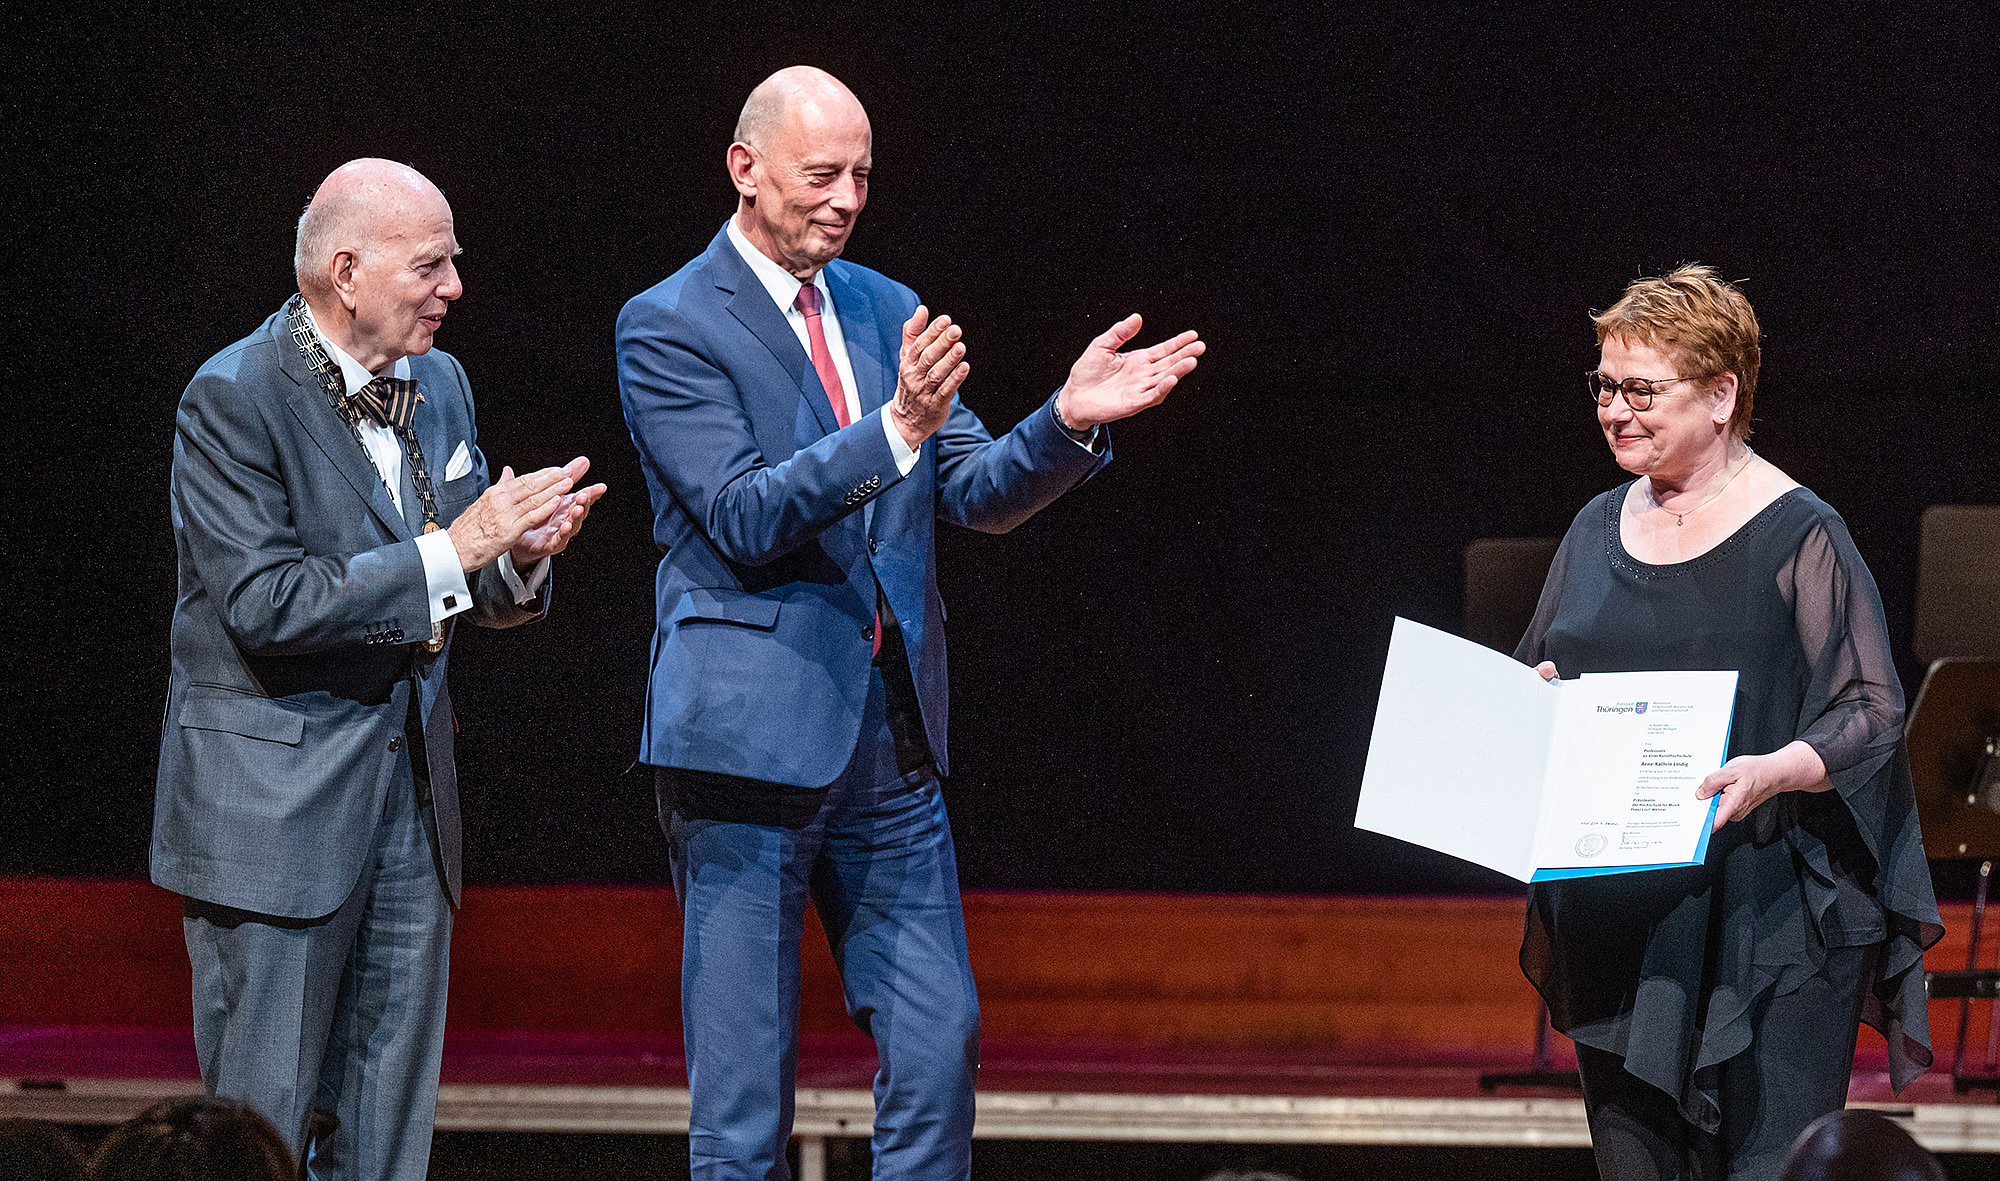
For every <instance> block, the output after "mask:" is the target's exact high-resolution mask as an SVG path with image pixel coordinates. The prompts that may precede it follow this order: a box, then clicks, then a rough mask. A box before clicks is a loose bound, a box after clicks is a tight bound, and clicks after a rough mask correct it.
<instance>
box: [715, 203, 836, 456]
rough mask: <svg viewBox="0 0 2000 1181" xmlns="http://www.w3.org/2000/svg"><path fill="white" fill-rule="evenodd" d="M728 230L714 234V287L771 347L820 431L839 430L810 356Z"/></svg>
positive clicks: (743, 322) (744, 321)
mask: <svg viewBox="0 0 2000 1181" xmlns="http://www.w3.org/2000/svg"><path fill="white" fill-rule="evenodd" d="M728 233H729V231H728V230H727V229H724V230H723V232H722V233H721V234H719V235H717V236H716V241H715V246H714V249H715V251H716V255H717V258H716V262H717V264H718V265H717V267H716V276H715V285H716V287H717V289H719V290H722V291H728V292H732V293H733V294H732V295H731V296H730V299H729V314H730V315H732V316H735V317H736V319H737V321H738V322H739V323H741V324H742V325H743V326H744V327H745V328H747V329H749V330H750V334H751V335H752V336H755V337H756V338H757V339H758V340H760V341H763V342H764V347H765V348H767V349H769V350H771V355H772V356H773V357H775V358H777V361H778V364H780V365H782V366H784V368H785V372H786V374H787V375H789V376H790V377H791V379H792V381H793V383H794V384H796V385H797V386H798V387H799V397H801V398H804V399H805V401H806V405H807V406H808V407H809V408H810V409H811V410H812V414H813V418H814V419H815V420H817V421H818V422H819V427H820V431H821V432H822V433H824V434H829V435H830V434H832V433H833V432H835V431H837V430H839V429H840V420H839V419H837V418H835V417H834V416H833V403H832V402H831V401H830V400H828V398H827V396H826V387H825V386H824V385H821V384H820V380H819V374H818V373H817V372H815V371H814V369H813V367H812V358H811V357H809V356H807V355H806V351H805V349H804V348H802V347H800V345H799V338H798V334H797V333H794V332H793V331H792V326H791V324H790V323H788V322H786V320H785V313H783V312H781V311H779V310H778V305H777V303H776V302H775V301H774V300H772V298H771V293H770V292H769V291H767V290H765V288H764V284H763V283H761V282H759V281H758V279H757V276H756V275H755V274H754V273H752V272H751V270H750V264H749V263H747V262H744V261H743V257H742V256H741V255H739V254H737V253H736V246H735V244H734V243H732V242H730V241H729V239H728Z"/></svg>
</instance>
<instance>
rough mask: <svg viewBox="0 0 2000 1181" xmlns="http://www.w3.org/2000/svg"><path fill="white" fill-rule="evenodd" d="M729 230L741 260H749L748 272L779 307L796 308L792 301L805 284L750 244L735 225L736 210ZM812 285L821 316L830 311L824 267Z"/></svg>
mask: <svg viewBox="0 0 2000 1181" xmlns="http://www.w3.org/2000/svg"><path fill="white" fill-rule="evenodd" d="M728 230H729V244H730V245H731V246H734V247H736V253H738V254H740V255H742V256H743V261H744V262H746V263H749V264H750V273H751V274H753V275H755V276H757V281H758V282H759V283H762V284H763V285H764V290H766V291H768V292H770V293H771V299H772V301H773V302H775V303H776V304H777V305H778V310H779V311H781V312H784V313H785V314H786V315H790V314H791V313H792V312H793V311H795V310H796V309H795V307H794V306H793V305H795V304H797V303H798V301H799V288H801V287H804V286H805V284H804V283H801V282H799V281H798V280H797V279H795V278H793V277H792V275H791V272H789V271H787V270H785V268H783V267H781V266H779V265H778V264H777V263H776V262H774V261H772V259H771V257H770V256H769V255H767V254H765V253H764V252H763V251H761V250H759V249H757V248H756V247H755V246H752V245H751V244H750V239H749V238H747V237H745V236H744V234H743V230H742V229H741V228H740V227H739V226H737V224H736V215H735V214H731V215H730V216H729V226H728ZM813 287H814V289H816V290H817V291H818V292H819V306H820V309H821V312H820V314H821V315H822V316H825V315H828V314H830V310H831V309H832V307H833V293H832V292H830V291H828V290H827V289H826V268H825V267H821V268H820V269H819V270H818V271H817V272H815V273H814V275H813Z"/></svg>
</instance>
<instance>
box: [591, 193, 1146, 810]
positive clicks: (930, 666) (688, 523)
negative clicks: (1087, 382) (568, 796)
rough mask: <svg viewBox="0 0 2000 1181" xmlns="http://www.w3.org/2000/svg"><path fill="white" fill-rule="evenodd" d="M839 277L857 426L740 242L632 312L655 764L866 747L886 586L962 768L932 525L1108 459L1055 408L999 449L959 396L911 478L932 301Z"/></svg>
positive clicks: (999, 513)
mask: <svg viewBox="0 0 2000 1181" xmlns="http://www.w3.org/2000/svg"><path fill="white" fill-rule="evenodd" d="M825 275H826V281H827V286H828V288H829V289H830V290H831V292H832V295H833V303H834V308H835V310H836V312H837V313H838V315H839V317H840V326H841V332H842V334H843V335H844V336H845V338H846V341H847V351H848V359H849V361H850V363H851V364H852V366H853V369H854V382H855V385H856V387H857V390H856V393H857V395H858V397H859V399H860V402H861V409H862V416H861V417H860V418H859V419H857V420H855V421H854V422H853V423H852V424H850V425H849V426H847V427H845V428H842V427H840V426H839V425H838V423H837V421H836V420H835V418H834V416H833V407H832V404H831V403H830V402H829V401H828V399H827V395H826V390H825V389H824V388H823V387H822V386H821V384H820V380H819V376H818V374H817V373H815V372H814V370H813V367H812V363H811V360H810V358H808V356H807V355H806V351H805V350H804V349H803V348H801V347H800V345H799V341H798V337H797V336H796V335H795V334H794V333H793V331H792V329H791V327H790V326H789V325H788V324H787V323H786V322H785V317H784V314H783V313H782V312H780V311H779V310H778V307H777V305H776V303H775V302H773V300H772V299H771V296H770V293H769V292H768V291H767V290H766V289H765V288H764V286H763V284H762V283H760V282H758V280H757V277H756V275H755V274H753V273H752V272H751V270H750V267H749V264H747V263H746V262H744V260H743V258H742V257H741V256H740V255H739V254H737V252H736V249H735V247H734V246H732V245H731V244H730V241H729V237H728V233H727V230H726V229H725V230H724V231H723V232H722V233H718V234H717V235H716V236H715V240H714V241H712V242H711V243H709V247H708V249H707V250H706V251H705V252H703V253H702V255H701V256H700V257H699V258H696V259H695V260H694V261H693V262H690V263H689V264H688V265H686V266H684V267H682V268H681V269H680V270H678V271H676V272H674V274H673V275H672V276H670V277H669V278H668V279H666V280H665V281H664V282H662V283H659V284H658V285H656V286H654V287H652V288H650V289H649V290H647V291H645V292H643V293H641V294H640V295H638V296H636V297H634V298H633V299H632V300H631V302H629V303H627V304H626V305H625V309H624V311H623V312H622V313H620V315H619V317H618V334H617V340H618V387H619V396H620V399H621V401H622V403H623V405H624V408H625V421H626V424H627V425H628V426H629V427H630V428H631V431H632V442H633V444H634V445H635V446H637V447H638V449H639V458H640V462H641V465H642V466H643V468H644V470H645V473H646V485H647V489H648V491H649V492H650V493H651V495H652V500H653V537H654V540H655V541H656V542H658V543H659V545H660V546H661V547H662V548H663V549H664V551H665V556H664V557H663V558H662V559H661V560H660V565H659V571H658V575H657V577H656V579H655V585H654V590H655V599H656V607H657V616H656V620H657V627H656V630H655V631H654V635H653V644H652V653H651V668H650V670H649V673H648V677H647V692H646V719H645V729H644V732H643V734H642V736H641V738H640V749H639V757H640V760H641V761H642V762H645V763H649V764H652V765H655V766H664V767H681V768H687V769H692V770H698V771H712V772H719V773H721V774H725V775H736V776H742V777H746V778H751V779H761V780H766V781H769V782H774V783H785V784H794V785H799V786H806V787H817V786H821V785H824V784H827V783H830V782H832V781H833V779H834V777H835V776H837V775H838V774H839V773H840V772H841V770H842V769H843V768H844V767H845V766H846V765H847V761H848V759H849V757H850V756H851V755H852V754H853V753H854V747H855V743H856V742H857V740H858V738H859V735H860V727H861V712H862V707H863V705H864V704H865V702H866V698H867V692H868V679H869V664H870V642H869V638H868V629H869V627H870V624H871V621H872V620H873V618H874V614H875V594H876V587H877V586H878V584H879V586H880V587H881V590H882V593H883V595H884V597H886V598H887V600H888V602H889V605H890V606H891V608H892V609H893V610H894V611H895V615H896V618H897V620H898V621H899V622H900V623H901V626H902V631H903V639H904V644H905V646H906V648H907V650H908V653H909V660H910V673H911V678H912V680H913V681H914V682H915V684H916V689H917V697H918V701H919V705H920V707H921V709H922V712H923V721H924V729H925V732H926V736H927V737H928V739H929V742H930V748H931V753H932V754H933V755H934V756H935V757H936V759H937V762H938V769H939V771H940V773H943V772H947V771H948V770H949V763H948V761H947V755H946V745H945V734H946V719H947V702H946V677H945V645H944V604H943V603H942V602H941V601H940V600H939V598H938V590H937V577H936V555H935V552H934V549H933V545H932V540H933V533H934V522H935V521H936V520H940V519H941V520H946V521H950V522H953V523H955V524H959V525H965V526H968V527H970V528H974V529H979V530H983V531H986V532H989V533H999V532H1004V531H1006V530H1008V529H1011V528H1013V527H1014V526H1016V525H1018V524H1020V523H1021V522H1022V521H1025V520H1027V519H1028V517H1029V516H1031V515H1033V514H1034V513H1035V511H1036V510H1038V509H1040V508H1041V507H1042V506H1044V505H1046V504H1048V503H1049V502H1051V501H1053V500H1054V499H1055V498H1056V497H1058V496H1060V495H1062V494H1063V493H1064V492H1066V491H1068V490H1069V489H1070V488H1072V487H1075V486H1076V485H1077V484H1079V483H1081V482H1082V481H1083V480H1085V479H1087V478H1088V477H1089V476H1090V475H1091V474H1092V473H1094V472H1095V471H1096V470H1097V469H1098V468H1099V467H1101V466H1103V465H1104V464H1105V463H1107V462H1109V460H1110V454H1109V450H1108V449H1107V450H1106V451H1105V452H1104V453H1103V454H1092V453H1091V452H1089V451H1087V450H1085V449H1084V448H1082V447H1079V446H1078V445H1077V444H1076V443H1075V442H1073V441H1072V440H1071V439H1070V438H1069V437H1068V436H1066V435H1064V434H1063V433H1062V431H1061V430H1060V429H1059V428H1058V427H1057V426H1056V425H1055V421H1054V418H1053V417H1052V415H1051V414H1050V412H1049V409H1048V408H1047V406H1046V405H1045V406H1043V407H1040V408H1038V409H1037V410H1036V411H1035V412H1034V413H1032V414H1030V415H1028V417H1027V418H1025V419H1023V420H1022V422H1021V423H1020V425H1018V426H1016V427H1015V428H1014V429H1013V430H1012V431H1010V432H1008V433H1007V434H1005V435H1003V436H1001V437H1000V438H998V439H995V438H993V437H992V436H991V435H990V434H988V433H987V431H986V428H985V427H984V426H982V425H980V422H979V420H978V418H976V417H975V416H974V415H973V414H972V412H971V411H969V410H967V409H966V408H965V407H964V406H963V405H962V404H961V403H959V402H957V401H954V402H953V404H952V408H951V412H950V416H949V418H948V419H947V420H946V422H945V424H944V427H943V428H942V429H941V430H939V431H938V432H937V433H936V434H935V435H933V436H931V438H930V439H928V440H926V441H925V443H924V445H923V448H922V450H921V451H920V452H919V454H918V458H917V462H916V466H915V467H914V468H913V469H911V471H910V474H909V475H907V476H904V475H902V474H900V473H899V472H898V471H897V468H896V461H895V458H894V455H893V453H892V452H891V450H890V448H889V443H888V440H887V438H886V437H885V436H884V434H883V429H882V423H881V422H880V421H879V420H878V417H877V415H876V414H875V413H874V412H875V411H876V410H878V409H879V408H880V407H881V406H882V405H883V404H884V403H886V402H887V401H888V400H889V399H890V398H891V397H892V396H893V395H894V393H895V390H896V370H897V360H898V352H899V349H900V347H901V344H902V326H903V323H904V321H905V320H907V319H908V318H909V316H910V313H911V312H913V311H914V310H915V309H916V306H917V297H916V294H915V293H914V292H912V291H911V290H910V289H909V288H907V287H905V286H903V285H902V284H900V283H896V282H893V281H891V280H889V279H887V278H885V277H883V276H882V275H880V274H877V273H876V272H874V271H871V270H869V269H867V268H866V267H861V266H856V265H855V264H853V263H849V262H844V261H839V260H836V261H834V262H833V263H831V264H829V265H828V266H827V268H826V270H825ZM871 503H872V504H873V506H874V508H873V514H872V520H864V514H863V511H862V506H863V505H864V504H871Z"/></svg>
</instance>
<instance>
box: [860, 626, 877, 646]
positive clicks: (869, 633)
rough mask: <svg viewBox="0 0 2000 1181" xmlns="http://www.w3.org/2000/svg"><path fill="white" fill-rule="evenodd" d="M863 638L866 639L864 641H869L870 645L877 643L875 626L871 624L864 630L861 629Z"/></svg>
mask: <svg viewBox="0 0 2000 1181" xmlns="http://www.w3.org/2000/svg"><path fill="white" fill-rule="evenodd" d="M861 638H862V639H864V640H867V641H868V642H869V643H871V644H872V643H874V642H875V625H874V624H872V623H871V624H869V625H868V626H867V627H864V628H862V629H861Z"/></svg>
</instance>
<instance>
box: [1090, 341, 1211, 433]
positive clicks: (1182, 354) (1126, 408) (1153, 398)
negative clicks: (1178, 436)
mask: <svg viewBox="0 0 2000 1181" xmlns="http://www.w3.org/2000/svg"><path fill="white" fill-rule="evenodd" d="M1142 323H1143V321H1142V320H1140V318H1139V315H1138V313H1136V312H1135V313H1133V314H1132V315H1129V316H1127V317H1125V318H1124V319H1123V320H1120V321H1118V322H1117V323H1116V324H1113V325H1112V326H1111V327H1110V328H1109V329H1107V330H1106V331H1105V332H1104V334H1103V335H1101V336H1099V337H1098V338H1097V339H1096V340H1093V341H1091V342H1090V347H1088V348H1086V349H1084V350H1083V356H1081V357H1078V358H1077V360H1076V364H1074V365H1072V366H1070V369H1069V381H1067V382H1065V383H1064V385H1063V388H1062V392H1061V393H1059V394H1057V395H1056V413H1057V414H1058V415H1059V416H1060V417H1061V418H1062V421H1063V422H1064V423H1065V424H1066V425H1067V426H1069V427H1070V428H1072V429H1074V430H1080V431H1081V430H1089V429H1090V428H1091V427H1094V426H1096V425H1098V424H1099V423H1105V422H1115V421H1117V420H1118V419H1121V418H1126V417H1128V416H1130V415H1134V414H1137V413H1139V411H1141V410H1144V409H1146V408H1147V407H1148V406H1157V405H1159V403H1160V402H1161V401H1163V400H1164V399H1165V398H1166V396H1167V394H1168V393H1169V392H1171V391H1172V390H1173V388H1174V386H1175V384H1176V383H1178V382H1179V381H1180V379H1181V378H1183V377H1186V376H1187V375H1188V374H1190V373H1193V372H1194V367H1195V364H1196V362H1197V361H1198V359H1199V358H1200V357H1201V355H1202V353H1204V352H1206V351H1208V346H1207V344H1205V343H1204V342H1203V341H1202V340H1201V339H1200V338H1199V337H1198V336H1197V335H1196V334H1195V333H1193V332H1183V333H1181V334H1180V335H1179V336H1175V337H1172V338H1170V339H1167V340H1163V341H1161V342H1160V343H1159V344H1156V345H1154V346H1153V347H1151V348H1146V349H1133V350H1132V351H1131V352H1129V353H1121V352H1119V351H1118V350H1119V349H1120V348H1122V347H1124V345H1125V344H1126V343H1127V342H1128V341H1130V340H1131V339H1132V338H1133V337H1135V336H1137V335H1139V326H1140V325H1141V324H1142Z"/></svg>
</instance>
